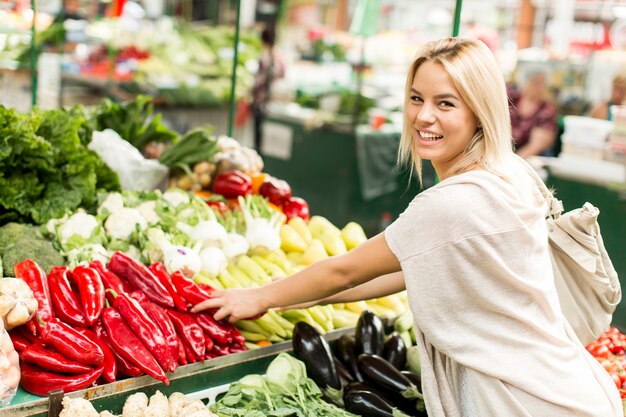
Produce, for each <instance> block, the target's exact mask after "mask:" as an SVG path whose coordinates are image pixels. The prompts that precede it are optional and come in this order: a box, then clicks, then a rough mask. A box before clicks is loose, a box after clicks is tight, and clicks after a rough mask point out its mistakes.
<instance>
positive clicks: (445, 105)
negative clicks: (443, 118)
mask: <svg viewBox="0 0 626 417" xmlns="http://www.w3.org/2000/svg"><path fill="white" fill-rule="evenodd" d="M440 105H441V106H442V107H454V104H452V103H451V102H449V101H442V102H441V103H440Z"/></svg>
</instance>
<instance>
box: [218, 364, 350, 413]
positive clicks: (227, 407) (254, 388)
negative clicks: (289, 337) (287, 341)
mask: <svg viewBox="0 0 626 417" xmlns="http://www.w3.org/2000/svg"><path fill="white" fill-rule="evenodd" d="M210 409H211V411H213V412H214V413H216V414H218V415H220V416H237V417H244V416H245V417H257V416H259V417H260V416H272V417H279V416H284V417H287V416H298V417H307V416H318V417H321V416H329V417H330V416H338V417H352V416H355V415H354V414H352V413H349V412H347V411H345V410H342V409H340V408H337V407H335V406H334V405H331V404H329V403H327V402H326V401H324V400H323V399H322V392H321V391H320V389H319V387H318V386H317V385H315V382H313V380H312V379H310V378H308V377H307V375H306V368H305V366H304V364H303V363H302V362H301V361H299V360H297V359H295V358H294V357H292V356H290V355H289V354H287V353H284V352H283V353H280V354H279V355H278V356H277V357H276V359H274V360H273V361H272V362H271V363H270V365H269V366H268V368H267V375H266V377H265V378H264V377H262V376H261V375H248V376H246V377H244V378H242V379H241V380H240V381H238V382H236V383H234V384H232V385H231V386H230V388H229V390H228V392H227V393H226V394H225V395H224V397H222V398H221V399H220V400H219V401H218V402H217V403H215V404H213V405H212V406H211V407H210Z"/></svg>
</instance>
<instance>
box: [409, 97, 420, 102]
mask: <svg viewBox="0 0 626 417" xmlns="http://www.w3.org/2000/svg"><path fill="white" fill-rule="evenodd" d="M411 101H414V102H416V103H419V102H420V101H422V98H421V97H420V96H411Z"/></svg>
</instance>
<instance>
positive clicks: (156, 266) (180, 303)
mask: <svg viewBox="0 0 626 417" xmlns="http://www.w3.org/2000/svg"><path fill="white" fill-rule="evenodd" d="M149 268H150V271H152V273H153V274H154V275H155V276H156V277H157V278H158V279H159V281H160V282H161V284H163V286H164V287H165V289H167V291H168V292H169V293H170V295H171V296H172V299H173V300H174V305H175V306H176V309H177V310H178V311H182V312H185V311H188V310H189V309H188V307H187V302H186V301H185V300H184V299H183V298H182V297H181V296H180V294H178V292H177V291H176V288H175V287H174V284H173V283H172V279H171V278H170V276H169V274H168V273H167V271H166V270H165V265H163V263H162V262H155V263H153V264H152V265H150V267H149Z"/></svg>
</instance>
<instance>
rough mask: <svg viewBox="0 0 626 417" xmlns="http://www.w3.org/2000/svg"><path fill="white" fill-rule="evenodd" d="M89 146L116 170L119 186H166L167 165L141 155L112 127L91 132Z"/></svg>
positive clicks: (126, 188)
mask: <svg viewBox="0 0 626 417" xmlns="http://www.w3.org/2000/svg"><path fill="white" fill-rule="evenodd" d="M89 149H91V150H93V151H94V152H96V153H97V154H98V156H100V158H102V160H103V161H104V162H105V163H106V164H107V165H108V166H109V167H110V168H111V169H112V170H113V171H115V172H116V173H117V175H118V177H119V178H120V184H121V185H122V189H123V190H131V191H146V190H154V189H156V188H159V189H161V190H164V189H165V188H166V186H167V176H168V173H169V170H168V168H167V167H166V166H165V165H161V164H160V163H159V162H158V161H156V160H153V159H146V158H144V157H143V155H142V154H141V152H139V150H138V149H137V148H135V147H134V146H133V145H131V144H130V143H129V142H127V141H125V140H124V139H122V138H121V137H120V135H119V134H118V133H117V132H116V131H114V130H112V129H105V130H103V131H102V132H98V131H96V132H93V138H92V139H91V143H90V144H89Z"/></svg>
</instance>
